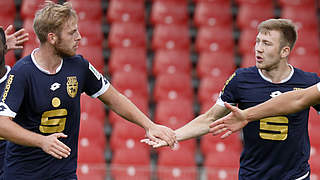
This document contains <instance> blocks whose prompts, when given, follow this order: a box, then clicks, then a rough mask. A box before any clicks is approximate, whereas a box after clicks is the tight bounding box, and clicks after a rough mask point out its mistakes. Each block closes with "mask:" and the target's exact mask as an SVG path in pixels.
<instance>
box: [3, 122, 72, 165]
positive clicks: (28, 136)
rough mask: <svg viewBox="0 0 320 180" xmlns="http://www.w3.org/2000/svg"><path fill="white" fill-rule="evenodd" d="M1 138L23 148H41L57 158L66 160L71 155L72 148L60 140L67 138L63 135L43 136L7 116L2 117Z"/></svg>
mask: <svg viewBox="0 0 320 180" xmlns="http://www.w3.org/2000/svg"><path fill="white" fill-rule="evenodd" d="M0 136H1V137H4V138H5V139H6V140H9V141H12V142H14V143H16V144H20V145H23V146H33V147H40V148H42V149H43V151H45V152H46V153H48V154H50V155H52V156H53V157H55V158H58V159H61V158H62V157H64V158H66V157H68V156H69V155H70V151H71V150H70V148H69V147H67V146H66V145H65V144H63V143H62V142H61V141H59V140H58V138H61V137H62V138H66V137H67V136H66V135H64V134H62V133H55V134H52V135H50V136H43V135H41V134H37V133H34V132H32V131H29V130H27V129H24V128H22V127H21V126H19V125H18V124H17V123H15V122H14V121H12V120H11V118H9V117H7V116H0Z"/></svg>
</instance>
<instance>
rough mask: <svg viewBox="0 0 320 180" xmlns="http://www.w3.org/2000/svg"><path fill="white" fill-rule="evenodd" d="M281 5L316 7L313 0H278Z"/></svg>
mask: <svg viewBox="0 0 320 180" xmlns="http://www.w3.org/2000/svg"><path fill="white" fill-rule="evenodd" d="M278 2H279V5H280V6H281V7H288V6H295V7H298V6H300V7H313V8H315V7H316V3H315V1H314V0H279V1H278Z"/></svg>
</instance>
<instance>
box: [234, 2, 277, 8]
mask: <svg viewBox="0 0 320 180" xmlns="http://www.w3.org/2000/svg"><path fill="white" fill-rule="evenodd" d="M235 1H236V3H237V4H238V6H241V5H243V4H244V5H246V4H252V5H258V6H268V7H269V6H272V5H273V2H272V1H270V0H235Z"/></svg>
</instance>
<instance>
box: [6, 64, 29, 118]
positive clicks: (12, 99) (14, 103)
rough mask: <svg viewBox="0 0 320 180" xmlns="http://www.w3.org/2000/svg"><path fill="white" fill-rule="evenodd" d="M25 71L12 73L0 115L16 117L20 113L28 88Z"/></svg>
mask: <svg viewBox="0 0 320 180" xmlns="http://www.w3.org/2000/svg"><path fill="white" fill-rule="evenodd" d="M25 77H26V76H25V75H24V74H23V71H18V70H16V69H13V70H11V71H10V73H9V75H8V78H7V82H6V85H5V88H4V90H3V93H2V96H1V101H0V115H2V116H9V117H15V116H16V113H17V112H18V110H19V108H20V106H21V103H22V100H23V98H24V92H25V88H26V79H25Z"/></svg>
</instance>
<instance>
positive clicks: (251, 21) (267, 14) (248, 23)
mask: <svg viewBox="0 0 320 180" xmlns="http://www.w3.org/2000/svg"><path fill="white" fill-rule="evenodd" d="M269 2H271V1H269ZM273 11H274V8H273V6H272V4H271V5H267V4H265V5H264V4H262V5H259V4H242V5H241V6H239V11H238V15H237V19H236V24H237V26H238V28H239V29H241V30H243V29H248V28H249V29H255V30H256V28H257V26H258V24H259V23H260V22H261V21H264V20H267V19H270V18H273V17H274V12H273Z"/></svg>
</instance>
